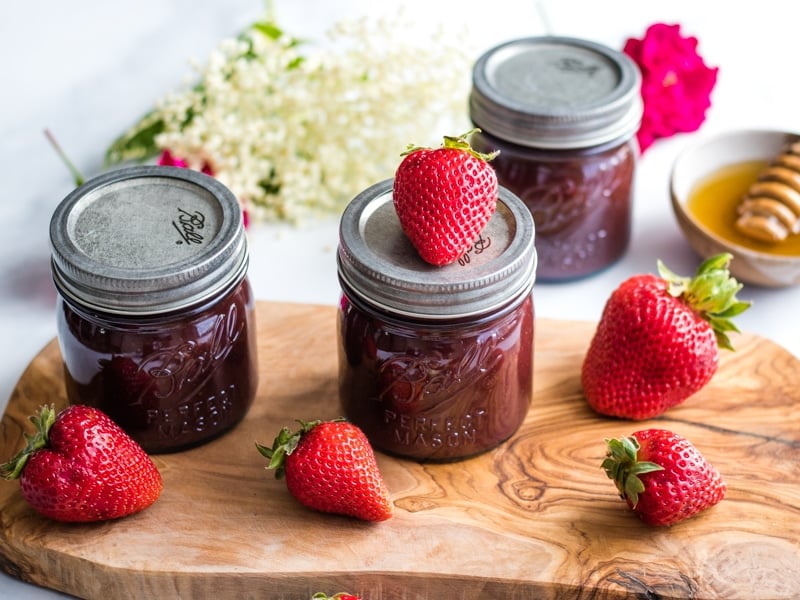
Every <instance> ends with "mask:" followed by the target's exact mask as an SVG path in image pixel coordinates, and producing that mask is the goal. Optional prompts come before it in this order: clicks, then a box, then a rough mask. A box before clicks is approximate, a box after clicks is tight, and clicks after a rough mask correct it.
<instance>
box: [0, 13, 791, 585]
mask: <svg viewBox="0 0 800 600" xmlns="http://www.w3.org/2000/svg"><path fill="white" fill-rule="evenodd" d="M399 4H405V5H406V6H407V7H408V10H409V14H411V15H414V16H417V15H419V16H420V18H425V19H430V20H440V21H441V20H443V19H447V21H448V22H452V23H454V24H455V26H456V27H460V26H461V25H462V24H463V23H465V22H468V23H471V25H470V27H471V29H473V30H477V31H478V32H479V35H480V36H481V39H482V40H483V42H485V47H486V48H488V47H489V46H491V45H493V44H495V43H498V42H501V41H505V40H507V39H511V38H514V37H518V36H524V35H536V34H541V33H544V32H545V30H546V29H548V28H549V30H550V31H551V32H552V33H556V34H561V35H571V36H577V37H583V38H588V39H593V40H597V41H600V42H603V43H605V44H607V45H609V46H612V47H615V48H621V47H622V44H623V42H624V40H625V38H626V37H628V36H641V34H642V33H643V32H644V30H645V28H646V27H647V25H648V24H650V23H652V22H656V21H663V22H667V23H675V22H679V23H681V24H682V25H683V31H684V33H685V34H693V35H697V36H698V37H699V38H700V50H701V53H702V54H703V56H704V57H705V58H706V61H707V63H709V64H711V65H715V66H719V67H720V75H719V81H718V85H717V88H716V90H715V92H714V96H713V101H714V105H713V107H712V109H711V111H710V113H709V116H708V120H707V122H706V123H705V125H704V126H703V129H702V131H701V132H700V133H699V134H691V135H682V136H677V137H675V138H671V139H669V140H664V141H661V142H658V143H657V144H656V145H655V146H654V147H652V148H651V149H650V150H648V152H647V153H646V155H645V157H644V158H643V160H642V163H641V166H640V171H639V176H638V180H637V184H636V188H635V210H634V230H633V240H632V247H631V250H630V252H629V253H628V254H627V256H626V257H625V258H624V260H622V261H621V262H619V263H618V264H617V265H615V266H614V267H612V268H611V269H609V270H607V271H605V272H603V273H602V274H600V275H597V276H595V277H592V278H590V279H586V280H583V281H580V282H575V283H569V284H558V285H555V284H550V285H545V284H538V285H537V288H536V296H535V298H536V306H537V313H538V315H539V316H540V317H548V318H565V319H592V320H595V319H597V318H598V317H599V315H600V311H601V310H602V306H603V303H604V301H605V299H606V298H607V296H608V294H609V293H610V292H611V290H612V289H613V288H614V287H616V285H617V284H618V283H619V282H620V281H621V280H622V279H624V278H625V277H627V276H629V275H631V274H633V273H635V272H642V271H652V270H653V269H654V266H655V261H656V259H657V258H662V259H663V260H665V261H666V262H667V263H668V264H669V265H670V266H672V267H673V269H674V270H676V271H678V272H682V273H687V274H688V273H690V272H692V271H693V270H694V268H695V266H696V264H697V257H695V256H694V254H693V253H692V251H691V250H690V249H689V247H688V246H687V245H686V243H685V241H684V239H683V237H682V236H681V234H680V232H679V229H678V227H677V224H676V222H675V220H674V218H673V216H672V213H671V209H670V207H669V197H668V188H667V182H668V176H669V170H670V167H671V164H672V162H673V161H674V159H675V157H676V155H677V153H678V152H679V151H680V150H681V149H682V148H683V147H685V145H686V144H688V143H691V142H692V141H694V140H696V139H697V137H698V136H699V135H705V134H708V133H713V132H716V131H724V130H729V129H733V128H740V127H766V128H780V129H789V130H794V131H800V108H798V106H800V102H798V95H800V85H799V84H798V76H797V52H796V48H797V41H796V40H797V30H796V22H797V18H798V16H800V8H796V6H800V5H795V3H792V2H785V1H782V0H762V1H761V2H757V3H752V2H750V3H746V4H745V3H743V2H725V1H722V0H702V1H698V0H672V1H671V2H644V1H642V0H607V1H605V2H596V1H594V0H541V2H540V3H539V4H538V5H537V3H536V2H535V1H534V0H527V1H524V2H522V1H516V0H494V1H492V2H488V3H487V2H482V1H474V0H436V1H430V0H413V1H408V2H404V3H399V2H383V3H379V2H375V1H374V0H350V1H338V2H337V1H329V0H275V2H274V6H275V10H276V13H277V16H278V19H279V21H280V22H281V24H282V25H283V26H284V28H285V29H287V30H289V31H291V32H292V33H295V34H296V35H299V36H302V37H310V38H312V39H322V38H323V35H322V34H323V32H324V31H325V30H327V29H328V27H329V26H330V25H331V24H332V23H333V22H334V21H336V20H338V19H339V18H341V17H343V16H350V15H359V14H367V13H370V12H372V13H375V12H376V11H378V10H380V11H383V12H390V11H391V12H394V11H395V10H396V8H397V6H398V5H399ZM264 6H265V4H264V2H263V0H224V1H223V0H213V1H212V0H207V1H197V0H194V1H189V0H136V1H135V2H134V1H133V0H121V1H118V2H104V1H101V0H73V1H72V2H58V1H57V0H25V2H11V1H10V0H6V1H4V2H2V3H0V140H1V141H0V190H2V191H1V194H0V224H1V225H0V227H2V234H0V244H2V251H1V252H0V273H2V275H0V277H1V279H0V281H1V282H2V284H1V286H0V411H2V410H4V409H5V405H6V403H7V400H8V397H9V395H10V394H11V391H12V389H13V387H14V385H15V383H16V381H17V379H18V378H19V376H20V374H21V373H22V371H23V369H24V368H25V366H26V365H27V364H28V362H29V361H30V359H31V358H32V357H33V356H34V355H35V354H36V353H37V352H38V351H39V350H40V349H41V348H42V346H44V345H45V344H46V343H47V342H48V341H49V340H50V339H52V338H53V336H54V335H55V325H54V311H53V307H54V301H55V292H54V290H53V287H52V284H51V282H50V276H49V265H48V260H49V248H48V223H49V219H50V214H51V213H52V211H53V209H54V208H55V206H56V204H57V203H58V202H59V201H60V200H61V199H62V198H63V197H64V196H65V195H66V194H67V193H68V192H69V191H70V190H71V188H72V179H71V177H70V175H69V173H68V172H67V171H66V169H65V168H64V166H63V165H62V163H61V162H60V160H59V158H58V157H57V156H56V155H55V154H54V152H53V151H52V149H51V148H50V146H49V145H48V143H47V142H46V140H45V137H44V135H43V129H44V128H45V127H47V128H49V129H51V130H52V131H53V132H54V133H55V134H56V135H57V137H58V139H59V140H60V142H61V144H62V145H63V146H64V147H65V149H66V150H67V151H68V153H69V154H70V156H71V157H72V159H73V162H75V163H76V165H77V166H78V167H79V169H80V170H81V171H82V172H83V173H84V174H85V175H93V174H96V173H98V172H99V171H100V170H101V165H102V157H103V153H104V151H105V149H106V147H107V146H108V144H109V143H110V142H111V141H112V140H113V139H114V138H115V137H116V136H117V135H119V134H120V133H121V132H122V131H123V130H125V129H126V128H127V127H128V126H129V125H131V124H132V123H133V122H134V121H135V120H136V119H137V118H138V117H139V116H140V115H141V114H143V113H144V112H145V111H147V110H148V109H149V108H150V107H151V106H152V104H153V102H154V100H155V99H156V98H158V97H160V96H161V95H163V94H164V93H165V92H167V91H169V90H172V89H174V88H175V87H176V86H178V85H179V84H180V83H181V82H182V81H183V80H184V78H185V77H186V76H187V75H189V74H191V69H190V66H189V65H190V61H191V60H199V61H202V60H203V59H204V58H205V57H206V56H207V55H208V52H209V51H210V50H211V49H212V48H213V47H214V46H215V45H216V44H217V42H218V41H219V40H220V39H222V38H223V37H228V36H232V35H234V34H235V33H236V32H238V31H239V30H241V29H242V28H243V27H244V26H245V25H247V24H248V23H250V22H252V21H253V20H254V19H256V18H259V17H260V16H262V14H263V11H264ZM538 7H541V8H543V11H544V14H545V15H546V24H545V23H543V20H542V18H541V11H540V10H539V9H538ZM336 227H337V220H336V219H335V218H331V219H329V220H324V221H322V222H319V223H312V224H308V225H305V226H303V227H301V228H299V229H293V228H291V227H284V226H256V227H253V228H251V231H250V243H251V255H252V259H251V265H252V266H251V272H250V274H251V279H252V282H253V285H254V288H255V291H256V295H257V297H258V298H259V299H262V300H278V301H297V302H305V303H323V304H334V303H335V302H336V299H337V295H338V284H337V280H336V274H335V264H334V251H335V248H336V243H337V231H336ZM740 295H741V296H742V297H744V298H748V299H752V300H753V301H754V306H753V307H752V308H751V309H750V311H748V312H747V313H745V314H744V315H742V316H741V317H740V319H739V321H738V322H739V324H740V326H741V327H742V328H743V329H744V330H747V331H750V332H754V333H758V334H761V335H763V336H766V337H768V338H770V339H772V340H773V341H775V342H776V343H778V344H781V345H783V346H784V347H786V348H787V349H789V350H790V351H791V352H793V353H794V354H795V355H797V356H798V357H800V319H798V312H800V288H793V289H781V290H769V289H756V288H752V289H750V288H748V289H746V291H745V292H743V293H742V294H740ZM5 458H6V457H0V460H4V459H5ZM0 484H2V482H0ZM5 485H13V484H11V483H8V484H5ZM58 596H59V594H56V593H54V592H52V591H49V590H44V589H42V588H38V587H35V586H31V585H28V584H24V583H21V582H19V581H17V580H15V579H13V578H11V577H9V576H7V575H3V574H0V598H14V599H16V598H20V599H34V598H35V599H44V598H54V597H58ZM373 600H374V599H373Z"/></svg>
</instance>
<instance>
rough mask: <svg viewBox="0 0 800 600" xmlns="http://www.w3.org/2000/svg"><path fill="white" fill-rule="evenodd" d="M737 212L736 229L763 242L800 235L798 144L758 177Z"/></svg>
mask: <svg viewBox="0 0 800 600" xmlns="http://www.w3.org/2000/svg"><path fill="white" fill-rule="evenodd" d="M737 212H738V215H739V217H738V218H737V220H736V228H737V229H738V230H739V231H740V232H741V233H743V234H744V235H746V236H748V237H751V238H754V239H757V240H760V241H762V242H772V243H775V242H780V241H783V240H785V239H786V238H787V237H789V235H793V234H797V233H800V141H796V142H793V143H792V144H790V145H789V146H788V147H787V148H786V149H785V150H784V151H783V152H782V153H781V154H779V155H778V156H777V157H776V158H775V160H774V161H773V162H772V163H770V165H769V166H767V167H765V168H764V169H763V170H762V171H761V172H760V173H759V174H758V179H757V181H756V182H755V183H754V184H753V185H751V186H750V187H749V188H748V190H747V193H746V194H745V195H744V197H743V198H742V200H741V202H739V206H738V209H737Z"/></svg>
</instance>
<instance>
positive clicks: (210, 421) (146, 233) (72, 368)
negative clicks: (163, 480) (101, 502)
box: [50, 166, 258, 453]
mask: <svg viewBox="0 0 800 600" xmlns="http://www.w3.org/2000/svg"><path fill="white" fill-rule="evenodd" d="M50 239H51V246H52V261H51V262H52V273H53V280H54V282H55V285H56V288H57V290H58V292H59V303H58V310H57V325H58V340H59V346H60V349H61V354H62V357H63V361H64V370H65V376H66V389H67V396H68V399H69V401H70V402H71V403H73V404H88V405H91V406H95V407H97V408H99V409H101V410H103V411H104V412H106V413H107V414H108V415H109V416H110V417H111V418H112V419H114V420H115V421H116V422H117V423H118V424H119V425H120V426H121V427H122V428H123V429H124V430H125V431H126V432H127V433H128V434H129V435H131V437H133V439H135V440H136V441H137V442H139V444H141V446H142V447H143V448H144V449H145V450H146V451H147V452H149V453H164V452H174V451H178V450H183V449H187V448H190V447H193V446H197V445H200V444H203V443H205V442H208V441H209V440H211V439H213V438H215V437H217V436H219V435H220V434H222V433H223V432H225V431H227V430H229V429H231V428H232V427H233V426H234V425H236V424H237V423H238V422H239V421H240V420H241V419H242V418H243V417H244V416H245V414H246V413H247V411H248V409H249V407H250V405H251V404H252V402H253V399H254V397H255V394H256V387H257V383H258V367H257V361H256V339H255V334H256V331H255V321H254V316H255V303H254V298H253V293H252V290H251V288H250V284H249V281H248V278H247V265H248V251H247V239H246V235H245V230H244V225H243V220H242V212H241V209H240V207H239V204H238V202H237V200H236V198H235V197H234V196H233V194H232V193H231V192H230V191H229V190H228V189H227V188H225V187H224V186H223V185H222V184H221V183H220V182H218V181H217V180H215V179H213V178H211V177H208V176H207V175H203V174H202V173H198V172H196V171H191V170H189V169H179V168H174V167H155V166H154V167H133V168H127V169H119V170H115V171H112V172H109V173H106V174H104V175H101V176H99V177H97V178H95V179H92V180H90V181H88V182H87V183H85V184H84V185H83V186H81V187H79V188H77V189H76V190H75V191H73V192H72V193H71V194H70V195H68V196H67V197H66V198H65V199H64V200H63V201H62V202H61V204H59V206H58V207H57V208H56V210H55V212H54V214H53V217H52V220H51V224H50Z"/></svg>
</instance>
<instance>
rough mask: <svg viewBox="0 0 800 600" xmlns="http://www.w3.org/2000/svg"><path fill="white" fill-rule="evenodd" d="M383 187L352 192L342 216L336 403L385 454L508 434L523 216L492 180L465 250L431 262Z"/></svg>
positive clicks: (528, 309) (526, 383)
mask: <svg viewBox="0 0 800 600" xmlns="http://www.w3.org/2000/svg"><path fill="white" fill-rule="evenodd" d="M392 183H393V182H392V180H388V181H384V182H381V183H378V184H376V185H374V186H372V187H370V188H369V189H367V190H365V191H364V192H362V193H361V194H359V195H358V196H357V197H356V198H355V199H353V200H352V201H351V203H350V204H349V205H348V207H347V208H346V209H345V211H344V213H343V214H342V218H341V223H340V243H339V250H338V257H337V259H338V273H339V280H340V283H341V286H342V296H341V301H340V305H339V312H338V352H339V395H340V401H341V404H342V408H343V411H344V414H345V416H346V417H347V418H348V419H349V420H350V421H352V422H353V423H355V424H356V425H358V426H359V427H361V429H362V430H363V431H364V433H365V434H366V435H367V437H368V438H369V440H370V443H372V444H373V445H374V446H375V447H376V448H378V449H380V450H382V451H384V452H386V453H389V454H393V455H396V456H401V457H406V458H412V459H415V460H420V461H451V460H457V459H462V458H466V457H469V456H473V455H476V454H479V453H481V452H485V451H487V450H489V449H491V448H494V447H495V446H497V445H498V444H500V443H501V442H503V441H504V440H506V439H508V438H509V437H510V436H511V435H512V434H513V433H514V432H515V431H516V430H517V429H518V428H519V426H520V425H521V424H522V422H523V420H524V419H525V416H526V414H527V412H528V409H529V407H530V403H531V396H532V386H533V337H534V309H533V292H532V290H533V283H534V279H535V274H536V251H535V248H534V224H533V219H532V217H531V214H530V211H528V210H527V208H526V207H525V205H524V204H523V203H522V202H521V201H520V200H519V198H517V197H516V196H515V195H514V194H512V193H511V192H509V191H508V190H507V189H504V188H502V187H501V188H500V191H499V198H498V202H497V209H496V211H495V213H494V215H493V216H492V218H491V219H490V221H489V223H488V224H487V226H486V227H485V228H484V229H483V231H482V232H481V233H480V235H478V237H477V238H476V239H475V241H474V243H473V245H472V246H471V248H470V249H469V250H468V251H467V252H466V253H465V254H464V255H463V256H462V257H461V258H460V259H459V260H458V261H456V262H453V263H451V264H449V265H445V266H442V267H436V266H433V265H430V264H428V263H426V262H425V261H424V260H422V259H421V258H420V257H419V255H418V254H417V251H416V250H415V249H414V247H413V246H412V245H411V242H410V241H409V240H408V238H407V237H406V235H405V233H404V232H403V230H402V229H401V227H400V222H399V220H398V218H397V213H396V212H395V209H394V205H393V203H392Z"/></svg>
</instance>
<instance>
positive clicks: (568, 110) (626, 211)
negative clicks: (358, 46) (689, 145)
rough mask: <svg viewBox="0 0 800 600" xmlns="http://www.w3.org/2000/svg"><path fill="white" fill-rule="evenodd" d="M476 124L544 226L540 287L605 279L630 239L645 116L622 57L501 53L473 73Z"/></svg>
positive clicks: (567, 49)
mask: <svg viewBox="0 0 800 600" xmlns="http://www.w3.org/2000/svg"><path fill="white" fill-rule="evenodd" d="M472 81H473V85H472V93H471V94H470V116H471V118H472V121H473V123H474V124H475V125H476V127H478V128H479V129H480V130H481V131H480V132H479V133H477V134H476V135H475V136H474V137H473V139H472V140H471V142H472V145H473V147H474V148H475V149H476V150H478V151H479V152H492V151H495V150H499V151H500V154H499V155H498V156H497V157H496V158H495V159H494V160H493V161H492V166H493V167H494V168H495V170H496V172H497V179H498V181H499V182H500V184H501V185H503V186H505V187H507V188H508V189H510V190H511V191H513V192H514V193H515V194H516V195H517V196H519V197H520V198H521V199H522V201H523V202H524V203H525V204H526V205H527V206H528V208H529V209H530V211H531V213H532V214H533V218H534V221H535V222H536V247H537V251H538V257H539V265H538V268H537V278H538V280H539V281H567V280H572V279H577V278H580V277H585V276H589V275H592V274H594V273H597V272H598V271H600V270H602V269H604V268H606V267H608V266H610V265H611V264H613V263H614V262H615V261H617V260H618V259H619V258H621V257H622V256H623V255H624V253H625V252H626V250H627V248H628V244H629V241H630V230H631V213H632V207H631V204H632V192H633V183H634V176H635V167H636V162H637V160H638V153H639V150H638V144H637V142H636V138H635V134H636V131H637V130H638V128H639V124H640V122H641V115H642V101H641V93H640V85H641V77H640V74H639V70H638V68H637V66H636V64H635V63H634V62H633V61H632V60H630V59H629V58H628V57H627V56H625V55H624V54H622V53H620V52H617V51H615V50H611V49H609V48H606V47H605V46H602V45H600V44H596V43H593V42H588V41H584V40H578V39H573V38H562V37H534V38H523V39H519V40H513V41H510V42H506V43H504V44H501V45H499V46H497V47H495V48H493V49H491V50H489V51H487V52H486V53H485V54H484V55H483V56H481V57H480V58H479V59H478V61H477V62H476V63H475V66H474V69H473V79H472Z"/></svg>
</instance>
